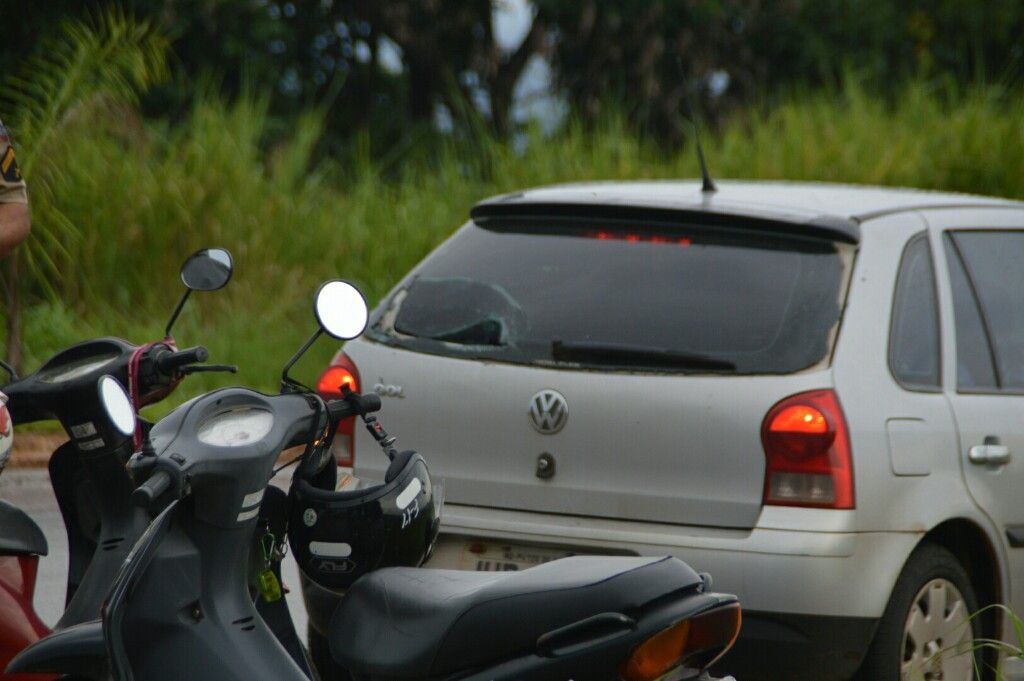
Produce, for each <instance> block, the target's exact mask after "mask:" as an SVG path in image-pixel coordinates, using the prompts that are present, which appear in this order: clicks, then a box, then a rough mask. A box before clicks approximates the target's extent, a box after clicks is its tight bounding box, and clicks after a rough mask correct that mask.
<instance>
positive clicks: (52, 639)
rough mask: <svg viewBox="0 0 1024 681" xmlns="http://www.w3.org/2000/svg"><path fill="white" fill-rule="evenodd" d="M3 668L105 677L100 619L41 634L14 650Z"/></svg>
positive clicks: (104, 656) (104, 657)
mask: <svg viewBox="0 0 1024 681" xmlns="http://www.w3.org/2000/svg"><path fill="white" fill-rule="evenodd" d="M6 671H7V673H8V674H36V673H47V674H71V675H73V676H74V677H76V678H80V677H82V678H90V679H105V678H107V676H108V674H109V672H108V670H107V648H106V645H105V644H104V642H103V624H102V622H100V620H94V621H92V622H82V623H81V624H75V625H73V626H70V627H68V628H67V629H62V630H60V631H56V632H54V633H52V634H50V635H49V636H45V637H43V638H41V639H39V640H38V641H36V642H35V643H33V644H32V645H30V646H29V647H27V648H25V649H24V650H22V651H21V652H20V653H18V654H17V655H16V656H15V657H14V659H13V660H11V663H10V664H8V665H7V670H6Z"/></svg>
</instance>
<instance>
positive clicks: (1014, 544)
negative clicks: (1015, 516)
mask: <svg viewBox="0 0 1024 681" xmlns="http://www.w3.org/2000/svg"><path fill="white" fill-rule="evenodd" d="M1006 541H1008V542H1010V548H1011V549H1024V525H1007V526H1006Z"/></svg>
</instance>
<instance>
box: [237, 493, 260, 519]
mask: <svg viewBox="0 0 1024 681" xmlns="http://www.w3.org/2000/svg"><path fill="white" fill-rule="evenodd" d="M265 491H266V487H264V488H263V489H261V490H257V491H255V492H251V493H250V494H246V495H245V496H244V497H243V498H242V506H241V507H240V508H239V513H238V518H237V519H236V522H239V523H244V522H245V521H246V520H252V519H253V518H255V517H256V516H257V515H259V512H260V502H261V501H263V493H264V492H265ZM250 506H251V507H252V508H249V507H250ZM247 508H248V509H249V510H248V511H247V510H245V509H247Z"/></svg>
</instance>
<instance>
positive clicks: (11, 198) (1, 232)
mask: <svg viewBox="0 0 1024 681" xmlns="http://www.w3.org/2000/svg"><path fill="white" fill-rule="evenodd" d="M30 229H31V218H30V217H29V212H28V194H27V193H26V191H25V181H24V180H23V179H22V178H21V171H20V170H18V162H17V161H16V160H15V158H14V147H13V146H11V137H10V135H9V134H8V133H7V128H5V127H4V124H3V122H2V121H0V258H2V257H4V256H6V255H7V254H8V253H10V252H11V250H13V249H14V247H15V246H17V245H18V244H20V243H21V242H22V241H24V240H25V237H27V236H28V233H29V230H30Z"/></svg>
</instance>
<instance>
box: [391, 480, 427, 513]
mask: <svg viewBox="0 0 1024 681" xmlns="http://www.w3.org/2000/svg"><path fill="white" fill-rule="evenodd" d="M422 491H423V483H422V482H420V479H419V478H413V479H412V482H410V483H409V484H408V485H406V487H405V489H404V490H402V493H401V494H399V495H398V498H396V499H395V504H397V505H398V508H405V507H407V506H408V505H409V504H411V503H412V500H413V499H415V498H416V497H417V496H419V493H420V492H422Z"/></svg>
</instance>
